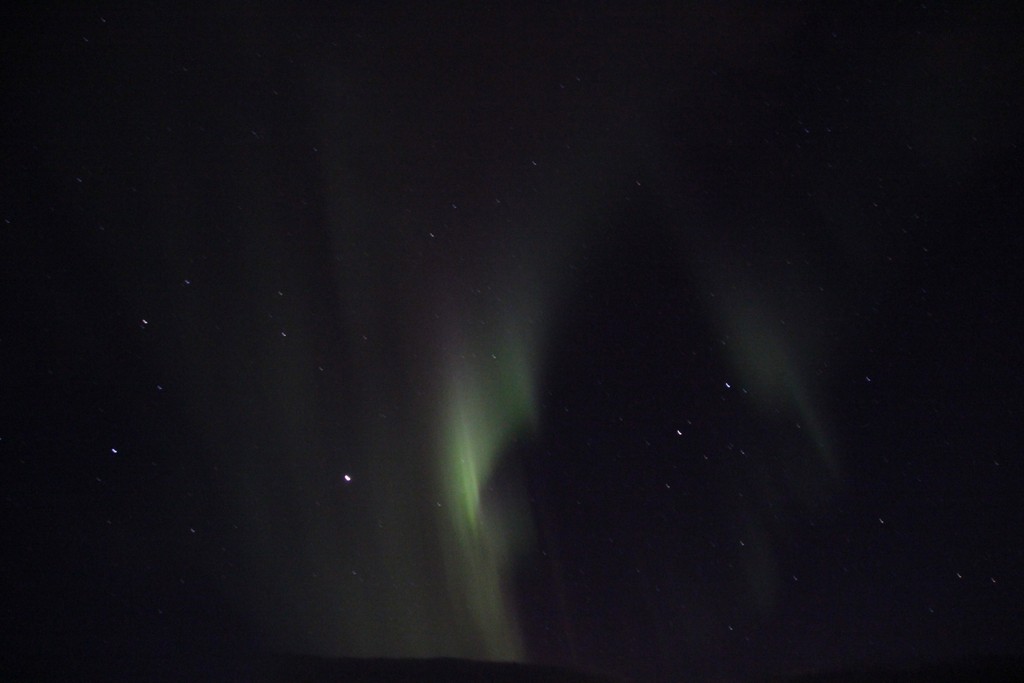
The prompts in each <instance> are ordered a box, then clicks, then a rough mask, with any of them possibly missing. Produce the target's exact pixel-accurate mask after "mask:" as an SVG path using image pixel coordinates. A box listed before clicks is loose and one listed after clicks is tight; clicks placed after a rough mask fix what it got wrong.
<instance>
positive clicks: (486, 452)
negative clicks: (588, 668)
mask: <svg viewBox="0 0 1024 683" xmlns="http://www.w3.org/2000/svg"><path fill="white" fill-rule="evenodd" d="M528 346H529V344H528V343H527V342H526V340H524V339H523V338H522V337H521V336H520V337H514V338H510V339H507V340H505V342H504V343H503V344H502V348H501V349H500V350H499V351H497V352H496V353H493V355H492V354H491V353H481V354H475V353H469V354H463V355H462V356H460V358H459V359H458V361H457V367H453V368H451V371H450V376H449V378H448V381H449V388H448V393H447V396H446V405H445V411H446V415H445V419H444V431H443V435H442V444H441V448H442V451H441V452H442V457H441V461H442V464H441V472H440V474H441V478H442V486H443V490H444V492H445V501H444V507H445V508H446V509H447V511H448V514H447V515H445V519H444V527H445V531H446V533H445V534H444V535H443V537H444V538H445V542H444V543H443V546H444V551H445V569H446V573H447V578H448V590H449V597H450V599H451V600H453V601H458V602H461V604H463V605H464V606H465V608H466V609H467V610H468V616H469V618H470V619H471V620H472V623H473V626H474V628H475V630H476V632H477V633H478V634H479V637H480V638H481V640H482V645H483V649H484V652H485V653H486V656H487V657H489V658H495V659H506V660H516V659H521V658H522V647H521V643H520V637H519V633H518V628H517V627H516V624H515V619H514V616H513V615H512V613H511V611H510V609H509V607H508V605H507V604H506V599H505V581H506V577H507V574H508V571H509V568H510V567H509V565H510V563H511V562H512V560H513V559H514V557H515V555H516V554H517V551H518V550H519V549H520V547H521V545H522V544H523V542H524V541H525V538H524V535H525V534H526V533H528V530H527V529H525V528H524V527H526V526H528V525H524V524H522V523H517V521H516V520H517V518H519V517H522V516H523V511H522V510H523V509H525V501H523V500H515V499H513V500H503V501H501V504H500V505H494V504H492V505H485V501H484V496H485V493H486V489H487V487H488V484H489V483H490V482H491V480H492V477H493V475H494V473H495V470H496V468H497V466H498V464H499V458H500V457H501V455H502V453H503V451H505V450H506V449H507V448H508V446H509V445H510V443H511V441H512V440H513V439H514V438H515V437H516V436H517V435H519V434H521V433H523V432H524V431H526V430H527V429H529V428H530V427H531V426H533V424H534V423H535V421H536V420H535V418H536V416H535V401H534V395H533V394H534V391H533V375H534V371H533V364H532V363H530V362H529V360H528V358H529V356H528V354H527V348H528ZM513 484H514V482H513ZM516 508H521V509H519V510H517V509H516Z"/></svg>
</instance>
